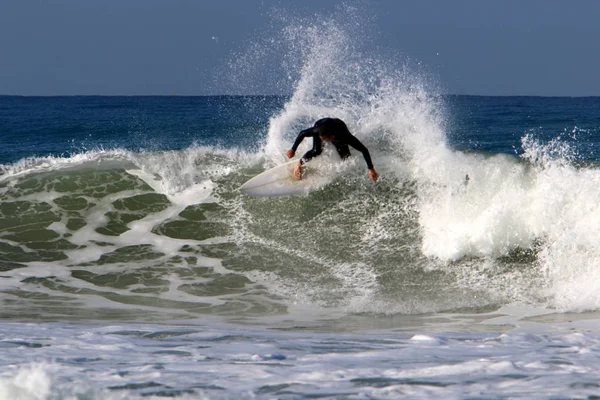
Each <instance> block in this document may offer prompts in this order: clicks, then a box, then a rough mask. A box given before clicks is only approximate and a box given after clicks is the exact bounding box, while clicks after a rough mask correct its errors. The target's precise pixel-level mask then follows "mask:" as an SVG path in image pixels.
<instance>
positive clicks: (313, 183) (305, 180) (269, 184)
mask: <svg viewBox="0 0 600 400" xmlns="http://www.w3.org/2000/svg"><path fill="white" fill-rule="evenodd" d="M313 163H314V161H311V162H310V166H309V164H308V163H307V164H306V165H305V166H304V168H305V171H304V174H303V177H302V179H301V180H297V179H296V178H294V175H293V171H294V167H295V166H296V165H297V164H298V160H293V161H289V162H287V163H285V164H281V165H278V166H276V167H274V168H271V169H268V170H266V171H264V172H263V173H261V174H258V175H257V176H255V177H254V178H252V179H250V180H249V181H248V182H246V183H244V184H243V185H242V186H241V187H240V191H241V192H242V193H244V194H246V195H248V196H258V197H274V196H289V195H298V194H305V193H308V192H309V191H311V190H314V189H317V188H320V187H323V186H324V185H325V184H327V183H329V182H330V181H331V179H332V178H333V176H331V174H325V173H323V172H324V170H323V169H321V172H319V169H317V168H315V165H314V164H313ZM311 167H312V168H311ZM328 175H329V176H328Z"/></svg>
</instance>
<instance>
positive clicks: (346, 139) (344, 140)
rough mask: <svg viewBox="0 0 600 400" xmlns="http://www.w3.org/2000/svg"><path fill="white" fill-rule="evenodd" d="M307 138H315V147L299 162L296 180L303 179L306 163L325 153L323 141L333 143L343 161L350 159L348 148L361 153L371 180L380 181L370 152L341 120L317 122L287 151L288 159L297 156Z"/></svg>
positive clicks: (326, 119)
mask: <svg viewBox="0 0 600 400" xmlns="http://www.w3.org/2000/svg"><path fill="white" fill-rule="evenodd" d="M307 137H312V138H313V147H312V149H310V150H309V151H307V152H306V154H304V156H302V158H301V159H300V161H298V165H296V167H294V177H295V178H296V179H298V180H300V179H302V166H303V165H304V163H305V162H307V161H308V160H310V159H311V158H314V157H316V156H318V155H319V154H321V152H322V151H323V140H325V141H327V142H331V143H332V144H333V145H334V146H335V149H336V150H337V152H338V153H339V155H340V157H342V160H345V159H346V158H348V157H350V149H349V148H348V146H352V147H354V148H355V149H356V150H358V151H360V152H361V153H362V154H363V157H364V158H365V161H366V162H367V167H368V168H369V178H371V180H372V181H373V182H375V181H377V179H379V174H378V173H377V171H375V168H374V167H373V162H372V161H371V156H370V155H369V150H367V148H366V147H365V146H364V145H363V144H362V143H361V142H360V140H358V139H357V138H356V137H355V136H354V135H352V134H351V133H350V131H349V130H348V127H347V126H346V123H345V122H344V121H342V120H341V119H339V118H322V119H320V120H318V121H317V122H315V125H314V126H313V127H312V128H308V129H305V130H303V131H302V132H300V133H299V134H298V137H297V138H296V141H295V142H294V144H293V146H292V148H291V149H289V150H288V151H286V153H285V154H286V156H287V157H288V158H292V157H294V155H295V154H296V149H297V148H298V146H299V145H300V143H301V142H302V141H303V140H304V138H307Z"/></svg>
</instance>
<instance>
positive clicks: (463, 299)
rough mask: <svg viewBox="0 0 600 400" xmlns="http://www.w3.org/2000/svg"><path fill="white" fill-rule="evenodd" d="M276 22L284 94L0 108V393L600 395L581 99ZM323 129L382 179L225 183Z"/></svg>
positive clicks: (587, 147)
mask: <svg viewBox="0 0 600 400" xmlns="http://www.w3.org/2000/svg"><path fill="white" fill-rule="evenodd" d="M294 26H295V28H294V29H291V30H290V29H288V30H287V31H285V33H286V34H287V35H289V37H290V38H292V39H294V38H298V37H300V38H301V39H302V40H303V42H302V41H300V42H299V41H297V40H293V41H291V42H293V43H295V44H294V46H300V48H298V47H294V49H296V50H298V49H300V50H301V51H299V53H300V56H299V57H300V59H299V60H297V61H298V62H296V63H294V65H296V66H297V68H296V69H295V70H294V71H296V72H297V73H296V75H293V76H291V78H290V79H291V83H290V88H291V90H290V92H289V93H288V94H281V95H235V94H233V95H210V96H188V97H186V96H114V97H111V96H64V97H23V96H0V399H3V400H4V399H7V400H16V399H19V400H21V399H23V400H25V399H26V400H41V399H44V400H45V399H51V400H55V399H56V400H58V399H78V400H83V399H90V400H92V399H93V400H96V399H107V400H108V399H162V398H178V399H321V398H323V399H396V398H416V399H492V398H493V399H504V398H510V399H534V398H535V399H571V398H576V399H593V398H599V397H600V312H599V310H600V205H599V199H600V165H599V161H600V98H598V97H573V98H571V97H526V96H505V97H493V96H492V97H490V96H466V95H448V94H443V90H438V89H439V87H438V88H436V84H435V82H433V83H432V81H431V79H430V75H428V74H426V73H421V72H420V71H419V70H418V68H416V69H412V68H411V67H406V66H402V65H400V66H399V65H398V63H394V62H389V61H388V60H386V59H383V58H377V57H376V56H371V55H368V54H367V55H365V53H364V52H359V51H357V49H356V48H354V47H352V46H351V44H352V43H354V42H353V39H352V38H353V36H352V35H351V34H350V33H348V32H347V31H346V30H344V28H343V26H342V27H340V26H339V25H336V24H335V23H332V22H331V21H325V22H322V25H321V28H322V29H320V30H319V32H318V34H316V33H314V32H313V31H311V30H310V29H309V30H306V29H308V28H306V29H304V30H302V29H300V28H297V25H294ZM311 32H313V33H311ZM284 36H285V35H284ZM298 43H299V44H298ZM294 54H296V52H294ZM243 59H244V60H248V59H252V57H246V58H243ZM232 73H233V72H232ZM325 116H329V117H338V118H342V119H343V120H344V121H346V123H347V125H348V127H349V129H350V131H351V132H352V133H353V134H354V135H355V136H356V137H357V138H359V140H361V141H362V142H363V143H364V144H365V145H366V146H367V147H368V149H369V151H370V154H371V157H372V159H373V162H374V164H375V168H376V169H377V171H378V172H379V173H380V175H381V176H380V179H379V181H377V182H372V181H370V180H369V179H368V176H367V168H366V165H365V162H364V160H363V158H362V156H361V154H360V153H359V152H357V151H353V156H352V157H351V158H350V159H348V160H345V161H343V162H342V161H341V160H336V159H335V152H334V151H332V149H331V148H329V147H328V146H326V148H325V151H324V155H323V156H322V157H329V159H328V160H329V161H328V162H329V163H330V164H331V165H333V166H334V168H332V169H331V171H332V172H331V173H332V175H331V179H330V180H329V181H328V183H327V184H326V185H323V186H322V187H318V188H315V189H314V190H312V191H310V192H308V193H305V194H302V195H296V196H282V197H249V196H246V195H244V194H242V193H241V192H240V191H239V187H240V186H241V185H242V184H243V183H244V182H245V181H247V180H248V179H250V178H251V177H253V176H255V175H257V174H259V173H260V172H262V171H264V170H266V169H268V168H271V167H274V166H276V165H279V164H281V163H283V162H284V161H286V158H285V156H284V154H285V151H286V150H287V149H288V148H289V147H290V146H291V144H292V143H293V141H294V139H295V138H296V136H297V134H298V132H299V131H300V130H302V129H305V128H307V127H309V126H311V125H312V124H313V123H314V121H315V120H317V119H318V118H321V117H325ZM310 146H311V142H310V140H305V141H304V142H303V143H302V145H301V146H300V148H299V151H298V154H302V152H304V151H306V150H307V149H309V148H310Z"/></svg>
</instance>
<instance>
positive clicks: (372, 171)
mask: <svg viewBox="0 0 600 400" xmlns="http://www.w3.org/2000/svg"><path fill="white" fill-rule="evenodd" d="M369 178H371V180H372V181H373V182H377V179H379V174H378V173H377V171H375V168H371V169H370V170H369Z"/></svg>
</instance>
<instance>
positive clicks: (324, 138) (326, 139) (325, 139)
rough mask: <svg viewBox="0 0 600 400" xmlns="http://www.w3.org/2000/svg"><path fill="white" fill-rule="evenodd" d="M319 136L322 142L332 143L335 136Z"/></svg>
mask: <svg viewBox="0 0 600 400" xmlns="http://www.w3.org/2000/svg"><path fill="white" fill-rule="evenodd" d="M319 136H320V137H321V140H324V141H326V142H332V141H333V139H334V138H335V135H332V134H320V135H319Z"/></svg>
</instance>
